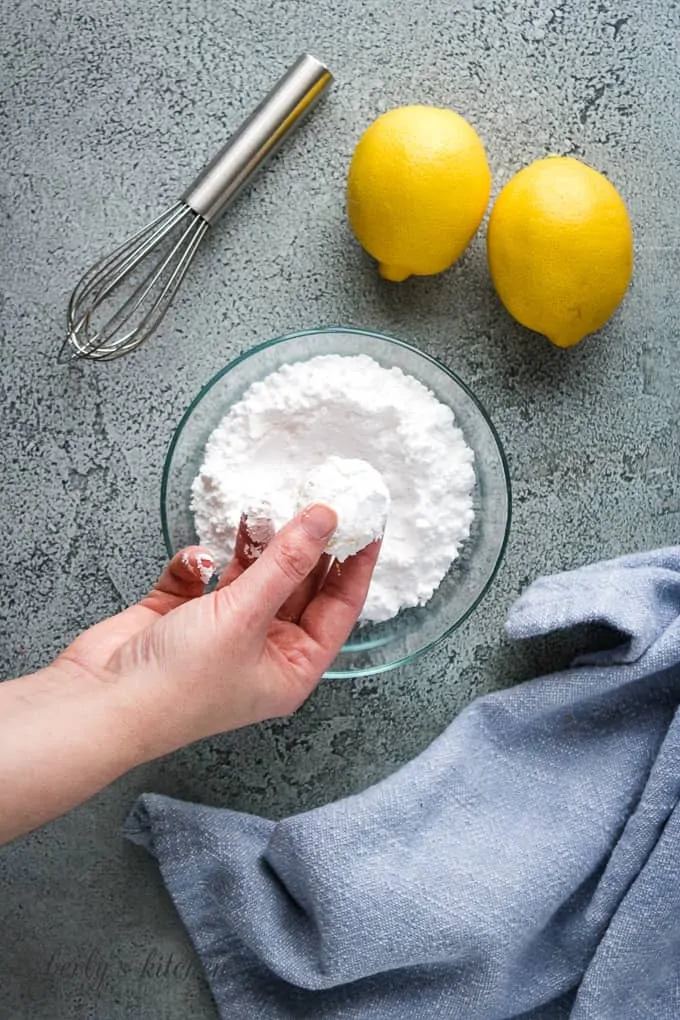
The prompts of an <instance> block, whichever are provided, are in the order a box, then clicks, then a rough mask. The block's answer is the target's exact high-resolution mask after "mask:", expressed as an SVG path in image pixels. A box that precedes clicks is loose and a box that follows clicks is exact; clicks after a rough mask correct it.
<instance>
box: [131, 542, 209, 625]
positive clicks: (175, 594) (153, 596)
mask: <svg viewBox="0 0 680 1020" xmlns="http://www.w3.org/2000/svg"><path fill="white" fill-rule="evenodd" d="M214 573H215V560H214V559H213V556H212V554H211V553H210V552H209V551H208V550H207V549H204V548H203V547H202V546H198V545H192V546H188V547H187V548H186V549H180V551H179V552H178V553H175V555H174V556H173V557H172V559H171V560H170V562H169V563H168V564H167V566H166V567H165V570H164V571H163V573H162V574H161V576H160V577H159V579H158V581H157V582H156V584H155V585H154V587H153V588H152V590H151V591H150V592H149V594H148V595H147V596H146V598H145V599H143V600H142V602H141V605H142V606H144V607H145V608H146V609H152V610H153V611H154V612H156V613H168V612H170V610H171V609H174V608H175V607H176V606H178V605H181V603H182V602H186V601H187V600H188V599H193V598H197V597H198V596H199V595H202V594H203V592H204V591H205V586H206V585H207V584H208V582H209V581H210V579H211V577H212V576H213V574H214Z"/></svg>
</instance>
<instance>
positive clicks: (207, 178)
mask: <svg viewBox="0 0 680 1020" xmlns="http://www.w3.org/2000/svg"><path fill="white" fill-rule="evenodd" d="M332 80H333V76H332V75H331V73H330V71H329V70H328V68H327V67H325V66H324V65H323V64H322V63H321V61H319V60H317V59H316V57H312V56H310V54H308V53H305V54H303V55H302V56H301V57H299V58H298V59H297V60H296V61H295V63H294V64H293V66H292V67H291V68H290V69H289V70H288V71H286V73H285V74H284V75H283V77H282V78H281V79H280V80H279V81H278V82H277V83H276V85H275V86H274V88H273V89H272V90H271V92H270V93H269V94H268V95H267V96H266V97H265V98H264V99H263V100H262V102H261V103H260V105H259V106H258V107H257V109H256V110H255V111H254V112H253V113H252V114H251V116H250V117H249V118H248V119H247V120H246V121H245V123H244V124H242V125H241V127H240V128H239V129H238V131H237V132H236V133H235V134H234V135H232V136H231V138H230V139H229V141H228V142H227V143H226V145H224V146H223V147H222V148H221V149H220V151H219V152H218V153H217V155H216V156H215V158H214V159H213V160H212V162H210V163H209V164H208V166H206V167H205V169H204V170H202V171H201V173H200V174H199V175H198V177H197V178H196V180H195V181H194V182H193V184H192V185H191V186H190V187H189V188H188V190H187V191H186V192H185V193H184V195H182V201H183V202H185V203H186V204H187V205H188V206H190V207H191V208H192V209H193V210H194V212H196V213H198V215H199V216H202V217H203V219H204V220H207V222H208V223H214V222H215V220H216V219H217V217H218V216H219V215H220V213H222V212H224V210H225V209H226V207H227V205H229V203H230V202H231V201H232V200H233V199H234V198H235V197H236V195H237V194H238V192H239V191H240V190H241V188H243V187H244V185H245V184H247V182H248V181H249V180H250V178H251V177H252V175H253V174H254V173H255V171H256V170H257V169H258V168H259V167H260V166H262V164H263V163H264V161H265V160H266V159H267V158H268V157H269V156H271V155H272V153H273V152H274V151H275V150H276V149H277V148H278V146H279V145H280V144H281V142H282V141H283V140H284V138H285V137H286V135H288V134H289V133H290V132H291V131H292V130H293V129H294V128H295V127H297V125H298V124H299V123H300V121H301V120H302V118H303V117H304V116H305V114H306V113H308V112H309V111H310V110H311V109H312V107H313V106H314V105H315V104H316V102H317V101H318V99H319V98H320V97H321V94H322V92H323V91H324V89H325V88H326V87H327V86H328V85H329V84H330V83H331V81H332Z"/></svg>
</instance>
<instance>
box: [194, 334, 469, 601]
mask: <svg viewBox="0 0 680 1020" xmlns="http://www.w3.org/2000/svg"><path fill="white" fill-rule="evenodd" d="M329 457H340V458H349V459H360V460H364V461H367V462H368V463H369V464H370V465H371V466H372V467H373V468H375V470H376V471H378V472H379V473H380V474H381V475H382V478H383V480H384V483H385V485H386V486H387V489H388V491H389V494H390V512H389V515H388V519H387V525H386V528H385V536H384V539H383V545H382V550H381V553H380V558H379V560H378V563H377V566H376V569H375V573H374V576H373V581H372V584H371V588H370V591H369V594H368V598H367V599H366V603H365V605H364V609H363V612H362V619H364V620H373V621H379V620H387V619H389V618H390V617H392V616H395V615H396V613H398V612H399V610H400V609H403V608H405V607H407V606H416V605H422V604H423V603H425V602H427V600H428V599H429V598H430V597H431V595H432V594H433V592H434V591H435V589H436V588H437V586H438V584H439V583H440V581H441V580H442V578H443V577H444V575H445V574H446V572H447V570H448V568H449V566H450V564H451V562H452V561H453V560H454V559H455V558H456V557H457V556H458V551H459V549H460V546H461V544H462V543H463V542H464V541H465V539H466V538H467V537H468V535H469V533H470V525H471V523H472V520H473V516H474V513H473V509H472V491H473V488H474V483H475V474H474V467H473V454H472V450H471V449H470V448H469V447H468V445H467V444H466V442H465V439H464V437H463V434H462V432H461V430H460V429H459V428H458V427H457V426H456V425H455V422H454V418H453V413H452V411H451V409H450V408H449V407H447V406H446V405H445V404H442V403H440V402H439V401H438V400H437V398H436V397H435V396H434V394H433V393H431V392H430V391H429V390H428V389H427V388H426V387H425V386H423V385H422V383H420V382H418V380H417V379H414V378H413V377H412V376H409V375H406V374H405V373H404V372H402V371H401V369H399V368H396V367H394V368H383V367H382V366H381V365H379V364H378V363H377V362H376V361H374V360H373V359H372V358H369V357H368V356H367V355H364V354H359V355H348V356H343V355H338V354H327V355H321V356H319V357H315V358H311V359H310V360H309V361H302V362H296V363H294V364H291V365H285V366H283V368H281V369H279V370H278V371H277V372H273V373H272V374H271V375H269V376H267V377H266V378H265V379H263V380H262V381H261V382H257V383H254V384H253V385H252V386H251V387H250V388H249V389H248V390H247V391H246V393H245V394H244V396H243V397H242V398H241V400H239V401H238V403H236V404H234V406H233V407H232V408H231V410H230V411H229V412H228V414H227V415H226V416H225V417H224V418H223V419H222V421H221V422H220V424H219V425H218V426H217V428H216V429H215V431H214V432H213V433H212V435H211V436H210V438H209V440H208V443H207V446H206V450H205V458H204V462H203V464H202V466H201V469H200V471H199V474H198V475H197V477H196V479H195V480H194V483H193V487H192V509H193V511H194V515H195V522H196V530H197V532H198V535H199V540H200V541H201V543H202V544H204V545H206V546H207V547H208V548H209V549H210V550H211V551H212V552H213V555H214V556H215V559H216V560H217V564H218V566H219V567H222V566H224V565H225V564H226V563H227V562H228V561H229V559H230V558H231V556H232V554H233V551H234V543H235V538H236V532H237V529H238V525H239V520H240V517H241V513H242V511H243V510H244V509H247V508H249V507H252V506H257V505H258V504H260V503H261V501H262V500H266V501H267V503H268V504H269V506H270V507H271V518H272V523H273V525H274V527H275V528H277V529H278V528H280V527H281V526H282V525H283V524H285V522H286V521H288V520H290V518H291V517H293V516H294V514H295V512H296V509H297V506H298V501H299V493H300V490H301V488H302V487H303V486H304V485H305V484H306V483H307V482H308V480H309V479H310V477H313V472H314V471H315V469H316V468H318V467H319V466H320V465H322V464H323V463H324V462H325V461H327V460H328V459H329Z"/></svg>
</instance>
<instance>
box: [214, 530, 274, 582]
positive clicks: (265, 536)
mask: <svg viewBox="0 0 680 1020" xmlns="http://www.w3.org/2000/svg"><path fill="white" fill-rule="evenodd" d="M255 525H256V526H255V528H251V527H249V516H248V514H245V513H243V514H241V520H240V522H239V526H238V531H237V532H236V543H235V548H234V556H233V558H232V561H231V563H229V565H228V566H227V567H225V569H224V571H223V572H222V575H221V577H220V579H219V581H218V582H217V588H225V587H226V586H227V585H228V584H231V583H232V581H235V580H236V578H237V577H240V576H241V574H242V573H243V571H244V570H246V569H247V568H248V567H249V566H250V565H251V563H254V562H255V560H256V559H259V557H260V556H261V555H262V553H263V552H264V550H265V549H266V548H267V545H268V544H269V542H271V540H272V538H273V537H274V525H273V524H272V522H271V521H269V520H268V519H265V518H263V517H256V518H255Z"/></svg>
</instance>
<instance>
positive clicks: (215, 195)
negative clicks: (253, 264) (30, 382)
mask: <svg viewBox="0 0 680 1020" xmlns="http://www.w3.org/2000/svg"><path fill="white" fill-rule="evenodd" d="M331 81H332V76H331V73H330V71H329V70H328V68H326V67H325V66H324V65H323V64H322V63H321V62H320V61H318V60H317V59H316V58H315V57H312V56H310V55H309V54H303V55H302V56H301V57H299V58H298V60H297V61H296V62H295V63H294V64H293V66H292V67H291V68H290V69H289V70H288V71H287V72H286V74H284V75H283V77H282V78H281V79H280V80H279V81H278V82H277V84H276V85H275V86H274V88H273V89H272V90H271V92H270V93H269V94H268V95H267V96H266V97H265V99H263V101H262V102H261V103H260V105H259V106H258V107H257V109H256V110H255V111H254V113H253V114H252V115H251V116H250V117H249V118H248V120H246V121H245V123H244V124H243V125H242V126H241V127H240V128H239V129H238V131H237V132H236V133H235V134H234V135H232V137H231V138H230V139H229V141H228V142H227V143H226V145H224V146H223V148H222V149H220V151H219V152H218V153H217V155H216V156H215V158H214V159H213V160H212V162H211V163H209V164H208V165H207V166H206V167H205V169H204V170H203V171H202V172H201V173H200V174H199V176H198V177H197V178H196V180H195V181H194V182H193V184H192V185H191V186H190V187H189V188H188V189H187V191H186V192H185V193H184V195H182V197H181V199H180V200H179V202H176V203H175V204H174V205H172V206H170V208H169V209H166V211H165V212H163V213H161V215H160V216H159V217H158V218H157V219H155V220H153V221H152V222H151V223H148V224H147V225H146V226H145V227H143V228H142V229H141V230H140V231H138V233H136V234H134V235H133V236H132V237H130V238H128V240H127V241H125V242H124V243H123V244H122V245H121V246H120V247H119V248H117V249H116V250H115V251H114V252H113V253H112V254H111V255H108V256H107V257H106V258H103V259H101V261H99V262H97V263H96V264H95V265H94V266H92V268H91V269H89V270H88V271H87V272H86V273H85V275H84V276H83V277H82V279H81V280H80V282H79V283H78V284H77V286H76V288H75V290H74V291H73V294H72V296H71V300H70V302H69V306H68V332H67V336H66V340H65V341H64V344H63V346H62V348H61V351H60V354H59V360H60V361H70V360H73V359H76V358H89V359H91V360H94V361H110V360H112V359H113V358H118V357H120V356H121V355H122V354H127V353H128V352H129V351H132V350H134V349H135V348H136V347H138V346H139V344H141V343H142V341H143V340H145V339H146V338H147V337H148V336H149V334H150V333H152V332H153V330H155V329H156V327H157V326H158V324H159V323H160V321H161V319H162V318H163V316H164V315H165V313H166V312H167V310H168V307H169V306H170V303H171V301H172V299H173V298H174V296H175V294H176V293H177V289H178V287H179V285H180V283H181V282H182V279H183V278H184V275H185V273H186V271H187V269H188V268H189V266H190V264H191V261H192V259H193V257H194V255H195V254H196V251H197V249H198V246H199V245H200V243H201V241H202V240H203V238H204V237H205V235H206V234H207V232H208V230H209V228H210V227H211V226H212V224H213V223H214V222H215V220H216V219H217V218H218V217H219V216H220V215H221V214H222V213H223V212H224V210H225V209H226V208H227V206H228V205H229V204H230V203H231V202H232V201H233V199H234V198H235V197H236V195H237V194H238V193H239V191H241V189H242V188H243V187H244V186H245V185H246V184H247V183H248V181H249V180H250V178H251V177H252V175H253V174H254V173H255V171H256V170H257V169H258V168H259V167H260V166H261V165H262V163H263V162H264V160H265V159H266V158H267V157H268V156H270V155H272V153H273V152H274V151H275V150H276V148H278V146H279V144H280V143H281V142H282V141H283V139H284V138H285V137H286V136H287V135H288V134H289V133H290V132H291V131H292V130H293V128H295V127H296V126H297V125H298V124H299V123H300V120H301V118H302V117H303V116H304V115H305V114H306V113H308V112H309V110H310V109H311V108H312V107H313V106H314V104H315V103H316V102H317V100H318V99H319V98H320V96H321V94H322V92H323V91H324V89H325V88H326V87H327V86H328V85H329V84H330V82H331Z"/></svg>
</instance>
